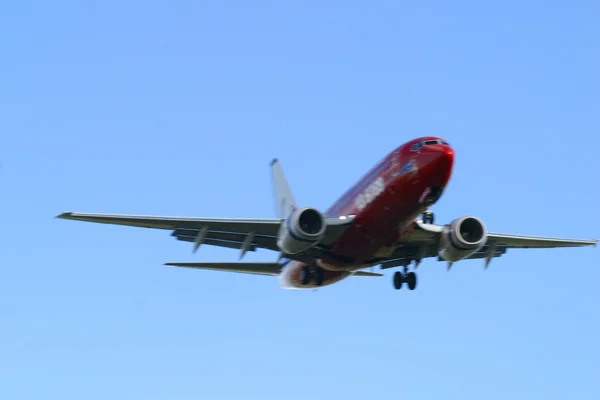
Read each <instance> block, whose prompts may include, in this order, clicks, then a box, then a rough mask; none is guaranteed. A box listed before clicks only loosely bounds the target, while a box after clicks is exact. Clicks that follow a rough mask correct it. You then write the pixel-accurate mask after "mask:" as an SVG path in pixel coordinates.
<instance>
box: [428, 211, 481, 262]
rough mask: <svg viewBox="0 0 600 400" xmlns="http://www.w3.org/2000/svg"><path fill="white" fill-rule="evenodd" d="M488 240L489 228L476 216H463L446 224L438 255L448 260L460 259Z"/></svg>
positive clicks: (476, 249)
mask: <svg viewBox="0 0 600 400" xmlns="http://www.w3.org/2000/svg"><path fill="white" fill-rule="evenodd" d="M486 241H487V229H486V227H485V224H484V223H483V221H481V220H480V219H479V218H476V217H461V218H457V219H455V220H454V221H452V222H451V223H450V224H449V225H446V226H444V230H443V231H442V235H441V238H440V251H439V253H438V255H439V256H440V257H441V258H443V259H444V260H446V261H451V262H454V261H459V260H462V259H464V258H466V257H468V256H470V255H471V254H473V253H475V252H476V251H478V250H479V249H481V248H482V247H483V246H484V245H485V242H486Z"/></svg>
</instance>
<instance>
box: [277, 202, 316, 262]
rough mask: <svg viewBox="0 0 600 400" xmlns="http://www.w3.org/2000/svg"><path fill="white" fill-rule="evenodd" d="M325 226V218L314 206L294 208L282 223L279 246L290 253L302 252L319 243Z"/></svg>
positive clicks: (278, 239)
mask: <svg viewBox="0 0 600 400" xmlns="http://www.w3.org/2000/svg"><path fill="white" fill-rule="evenodd" d="M325 228H326V224H325V218H323V215H322V214H321V213H320V212H319V211H317V210H315V209H314V208H300V209H297V210H294V211H292V213H291V214H290V216H289V217H288V218H287V219H286V220H285V221H284V222H283V224H282V225H281V229H280V230H279V237H278V238H277V246H279V248H280V249H281V251H283V252H285V253H288V254H297V253H300V252H302V251H304V250H307V249H309V248H311V247H313V246H315V245H316V244H317V243H319V242H320V241H321V239H323V236H325Z"/></svg>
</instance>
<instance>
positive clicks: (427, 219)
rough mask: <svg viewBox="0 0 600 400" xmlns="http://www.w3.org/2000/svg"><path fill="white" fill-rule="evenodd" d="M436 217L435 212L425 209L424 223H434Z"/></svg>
mask: <svg viewBox="0 0 600 400" xmlns="http://www.w3.org/2000/svg"><path fill="white" fill-rule="evenodd" d="M433 221H434V218H433V213H432V212H431V211H425V212H424V213H423V223H424V224H433Z"/></svg>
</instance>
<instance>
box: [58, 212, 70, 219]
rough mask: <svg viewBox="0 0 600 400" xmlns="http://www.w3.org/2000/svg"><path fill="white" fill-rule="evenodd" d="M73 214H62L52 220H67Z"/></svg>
mask: <svg viewBox="0 0 600 400" xmlns="http://www.w3.org/2000/svg"><path fill="white" fill-rule="evenodd" d="M72 215H73V213H72V212H64V213H62V214H59V215H57V216H56V217H54V218H58V219H69V217H70V216H72Z"/></svg>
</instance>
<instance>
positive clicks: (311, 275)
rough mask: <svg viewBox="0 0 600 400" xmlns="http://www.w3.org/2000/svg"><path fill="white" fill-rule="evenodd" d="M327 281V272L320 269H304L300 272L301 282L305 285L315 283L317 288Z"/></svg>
mask: <svg viewBox="0 0 600 400" xmlns="http://www.w3.org/2000/svg"><path fill="white" fill-rule="evenodd" d="M324 280H325V271H323V268H319V267H302V269H301V270H300V282H302V284H303V285H308V284H309V283H311V282H314V284H315V285H316V286H321V285H322V284H323V281H324Z"/></svg>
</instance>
